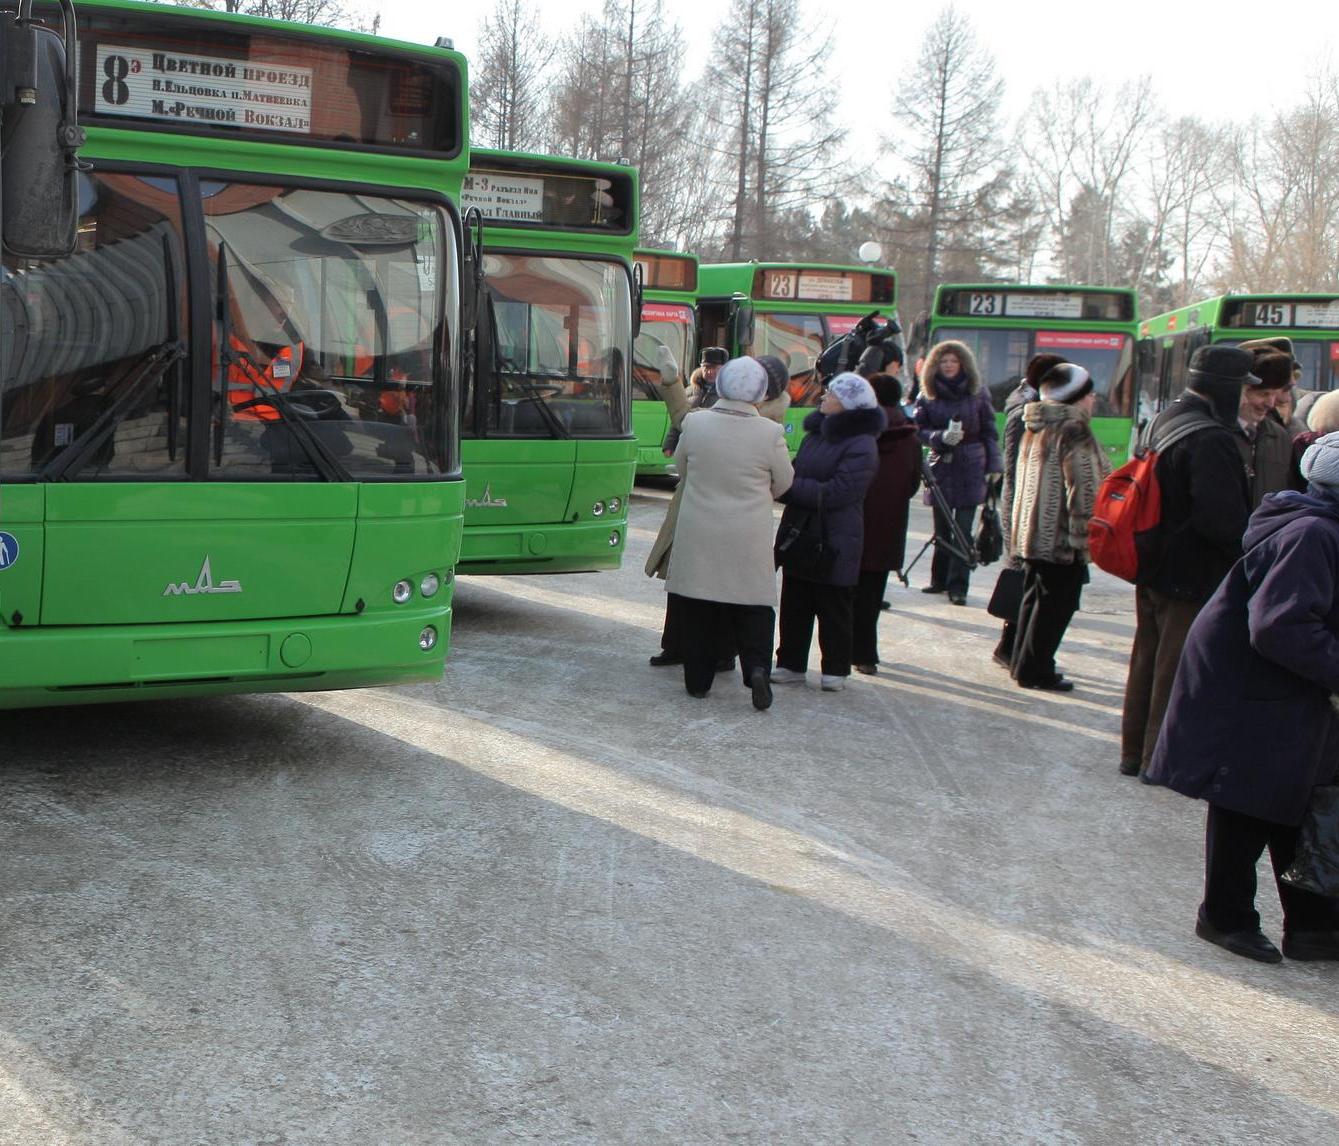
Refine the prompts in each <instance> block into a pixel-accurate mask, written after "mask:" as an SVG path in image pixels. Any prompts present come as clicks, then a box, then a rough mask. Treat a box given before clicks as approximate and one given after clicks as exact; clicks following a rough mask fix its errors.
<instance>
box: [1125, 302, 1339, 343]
mask: <svg viewBox="0 0 1339 1146" xmlns="http://www.w3.org/2000/svg"><path fill="white" fill-rule="evenodd" d="M1196 327H1212V328H1215V329H1219V330H1233V331H1248V330H1249V331H1259V332H1260V333H1261V334H1270V333H1273V334H1280V333H1283V334H1289V335H1290V336H1291V335H1293V334H1297V335H1300V336H1301V337H1303V338H1305V337H1306V336H1307V332H1314V333H1315V334H1316V335H1318V336H1329V335H1332V334H1334V332H1335V331H1339V295H1335V294H1307V293H1291V294H1289V293H1254V292H1253V293H1248V294H1247V293H1243V294H1226V295H1217V296H1215V297H1214V298H1207V299H1203V300H1202V301H1200V302H1194V303H1190V304H1189V305H1187V306H1183V307H1180V308H1179V309H1177V310H1169V311H1167V312H1166V313H1164V314H1159V315H1155V316H1154V317H1152V318H1150V319H1149V320H1148V321H1147V322H1145V323H1144V324H1143V325H1142V326H1141V327H1140V333H1141V334H1143V335H1145V336H1157V335H1163V334H1176V333H1177V332H1178V331H1183V330H1191V329H1194V328H1196Z"/></svg>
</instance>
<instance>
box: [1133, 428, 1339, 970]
mask: <svg viewBox="0 0 1339 1146" xmlns="http://www.w3.org/2000/svg"><path fill="white" fill-rule="evenodd" d="M1303 470H1304V471H1305V472H1306V475H1307V477H1308V479H1309V481H1310V483H1311V484H1310V486H1309V488H1308V492H1307V493H1305V494H1302V493H1297V492H1295V491H1292V490H1289V491H1287V492H1285V493H1279V494H1273V495H1271V496H1269V497H1267V498H1265V501H1264V503H1263V504H1262V505H1261V507H1260V509H1259V510H1257V511H1256V513H1255V516H1254V517H1252V518H1251V523H1250V526H1249V528H1248V529H1247V531H1246V537H1245V554H1244V555H1243V557H1242V558H1241V560H1240V561H1238V562H1237V563H1236V565H1234V566H1233V568H1232V570H1231V572H1230V573H1229V574H1228V576H1227V579H1226V580H1225V581H1224V582H1223V583H1222V585H1220V586H1219V588H1218V591H1217V592H1216V593H1215V594H1214V595H1213V597H1212V598H1211V599H1210V601H1209V603H1208V604H1207V605H1206V606H1205V607H1204V611H1203V612H1202V613H1201V614H1200V615H1199V617H1198V618H1197V619H1196V621H1195V624H1194V625H1193V627H1192V628H1191V630H1190V636H1189V638H1188V639H1187V641H1186V645H1185V651H1184V653H1183V654H1182V657H1181V665H1180V668H1179V669H1178V670H1177V674H1176V684H1175V685H1174V687H1173V689H1172V697H1171V702H1170V704H1169V706H1168V709H1167V719H1166V721H1165V722H1164V723H1163V727H1162V732H1161V734H1160V736H1159V738H1158V745H1157V749H1156V751H1155V752H1154V754H1153V760H1152V763H1151V764H1150V765H1149V773H1148V778H1149V780H1150V781H1151V782H1153V783H1156V784H1165V785H1166V786H1167V787H1169V788H1172V789H1174V790H1175V791H1177V792H1181V793H1182V794H1184V795H1187V796H1191V797H1194V798H1197V799H1203V800H1207V801H1208V803H1209V813H1208V821H1207V825H1206V842H1205V880H1204V902H1203V903H1202V904H1201V905H1200V909H1199V920H1198V923H1197V924H1196V927H1195V932H1196V934H1197V935H1199V936H1200V937H1201V938H1202V939H1207V940H1208V941H1209V942H1210V943H1216V944H1218V945H1219V946H1220V947H1225V948H1226V949H1227V950H1229V951H1232V952H1233V953H1234V954H1237V955H1244V956H1246V957H1247V958H1250V959H1258V960H1260V961H1262V962H1266V963H1276V962H1278V961H1279V959H1280V958H1282V956H1281V955H1280V954H1279V951H1278V949H1277V948H1276V947H1275V946H1274V945H1273V944H1272V943H1271V942H1270V941H1269V940H1268V939H1267V938H1266V937H1265V935H1264V934H1263V933H1262V932H1261V930H1260V916H1259V914H1258V912H1257V911H1256V909H1255V866H1256V862H1257V861H1258V860H1259V858H1260V855H1261V853H1262V852H1263V851H1264V849H1265V848H1266V846H1267V847H1268V848H1269V855H1270V860H1271V862H1272V863H1273V866H1274V875H1275V879H1276V880H1278V876H1279V875H1280V874H1282V873H1283V872H1284V871H1286V870H1287V869H1288V866H1289V865H1290V864H1291V863H1292V860H1293V853H1294V851H1295V849H1296V846H1297V835H1298V825H1299V824H1300V822H1301V820H1302V816H1303V813H1304V812H1305V811H1306V807H1307V802H1308V800H1309V798H1310V796H1311V790H1312V788H1314V787H1315V786H1316V785H1317V784H1324V783H1328V782H1330V781H1331V779H1332V777H1333V776H1334V773H1335V770H1336V761H1339V727H1337V726H1336V718H1335V714H1334V710H1333V709H1332V708H1331V706H1330V697H1331V696H1332V695H1333V694H1335V693H1339V434H1328V435H1326V436H1325V437H1324V438H1322V439H1320V441H1318V442H1316V443H1315V444H1314V445H1312V446H1311V447H1310V448H1309V449H1308V450H1307V452H1306V456H1305V457H1304V458H1303ZM1278 889H1279V899H1280V900H1281V901H1282V904H1283V954H1285V955H1287V956H1288V957H1289V958H1290V959H1333V960H1339V930H1336V929H1337V928H1339V903H1336V902H1335V901H1334V900H1330V899H1325V898H1322V897H1321V896H1318V895H1315V894H1312V893H1311V892H1308V891H1303V890H1301V889H1300V888H1295V887H1292V886H1291V885H1289V884H1286V883H1284V882H1282V881H1281V880H1279V881H1278Z"/></svg>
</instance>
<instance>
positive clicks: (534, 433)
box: [460, 150, 638, 573]
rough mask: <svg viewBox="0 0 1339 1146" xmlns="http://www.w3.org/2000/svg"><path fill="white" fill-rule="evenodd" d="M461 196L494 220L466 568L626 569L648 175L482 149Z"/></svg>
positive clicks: (469, 409)
mask: <svg viewBox="0 0 1339 1146" xmlns="http://www.w3.org/2000/svg"><path fill="white" fill-rule="evenodd" d="M461 202H462V205H463V206H464V207H465V208H466V209H467V212H468V213H472V212H474V211H477V212H478V213H479V215H480V216H481V217H482V220H483V255H482V265H483V272H484V281H485V291H484V295H483V298H482V299H481V301H480V304H479V322H478V336H477V340H476V347H475V354H474V356H473V365H474V370H473V376H472V378H471V382H470V385H469V388H468V391H467V393H466V397H465V402H464V405H463V408H462V410H461V418H462V421H461V439H462V441H461V454H462V458H463V462H464V471H465V481H466V496H465V536H464V540H463V542H462V546H461V556H460V572H462V573H576V572H585V571H589V570H596V569H617V568H618V565H619V562H620V561H621V560H622V557H623V549H624V546H625V543H626V537H627V522H628V496H629V494H630V493H631V490H632V479H633V468H634V465H635V461H636V442H635V440H634V439H633V436H632V427H631V412H630V410H629V407H630V405H631V402H630V394H631V390H632V345H633V336H634V327H633V322H634V317H633V316H634V313H635V308H634V297H633V296H634V291H633V269H632V259H633V249H634V246H635V244H636V240H637V209H638V201H637V173H636V172H635V171H634V170H633V169H632V168H630V167H626V166H622V165H619V164H612V163H596V162H588V161H584V160H575V159H561V158H556V157H553V156H542V155H521V154H514V153H506V152H498V151H485V150H475V151H472V152H471V154H470V169H469V174H468V175H467V177H466V179H465V182H464V185H463V187H462V191H461Z"/></svg>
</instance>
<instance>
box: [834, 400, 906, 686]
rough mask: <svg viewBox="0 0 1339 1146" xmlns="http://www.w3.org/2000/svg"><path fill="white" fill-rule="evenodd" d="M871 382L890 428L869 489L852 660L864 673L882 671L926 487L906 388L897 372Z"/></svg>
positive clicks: (880, 443)
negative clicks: (887, 597) (896, 586)
mask: <svg viewBox="0 0 1339 1146" xmlns="http://www.w3.org/2000/svg"><path fill="white" fill-rule="evenodd" d="M869 384H870V385H871V386H872V387H873V388H874V396H875V397H876V398H877V399H878V401H879V409H881V410H882V411H883V416H884V417H885V418H886V419H887V420H888V428H887V429H886V430H884V432H883V433H882V434H880V435H879V439H878V443H877V444H878V449H879V468H878V471H877V472H876V473H875V475H874V480H873V481H872V482H871V483H870V486H869V489H867V490H866V491H865V545H864V551H863V552H862V553H861V557H860V577H859V579H858V580H857V581H856V586H855V596H854V599H853V601H852V620H851V661H852V663H853V664H854V666H855V670H856V672H863V673H874V672H877V671H878V665H879V643H878V635H879V612H880V609H881V604H882V601H883V594H884V590H886V589H887V588H888V574H889V573H890V572H892V571H893V570H900V569H901V568H902V563H903V561H904V560H905V559H906V555H907V521H908V518H909V516H910V512H911V499H912V497H913V496H914V495H915V493H916V490H917V489H919V488H920V484H921V444H920V440H919V439H918V438H917V435H916V426H915V423H913V422H911V421H910V420H909V419H908V418H907V416H906V414H904V413H903V412H902V384H901V383H900V382H899V381H898V380H897V379H896V378H894V377H893V376H892V375H891V374H876V375H874V377H873V378H871V379H870V380H869Z"/></svg>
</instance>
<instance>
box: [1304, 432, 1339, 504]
mask: <svg viewBox="0 0 1339 1146" xmlns="http://www.w3.org/2000/svg"><path fill="white" fill-rule="evenodd" d="M1302 476H1303V477H1304V478H1306V480H1307V481H1309V482H1310V483H1311V484H1312V485H1323V486H1326V487H1328V488H1331V489H1335V490H1339V432H1336V433H1333V434H1326V435H1325V436H1324V437H1323V438H1317V439H1316V440H1315V441H1314V442H1312V443H1311V445H1309V446H1307V448H1306V453H1304V454H1303V455H1302Z"/></svg>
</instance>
